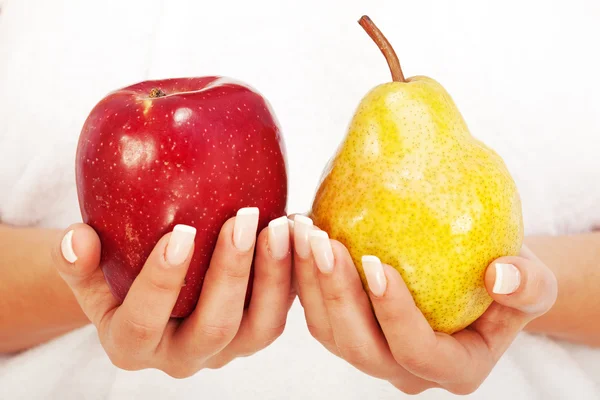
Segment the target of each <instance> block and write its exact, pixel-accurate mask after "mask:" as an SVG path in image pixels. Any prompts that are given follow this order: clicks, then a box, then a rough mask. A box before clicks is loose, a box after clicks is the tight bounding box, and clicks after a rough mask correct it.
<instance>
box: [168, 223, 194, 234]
mask: <svg viewBox="0 0 600 400" xmlns="http://www.w3.org/2000/svg"><path fill="white" fill-rule="evenodd" d="M173 232H185V233H189V234H193V235H194V236H195V235H196V228H194V227H193V226H189V225H182V224H179V225H175V228H173Z"/></svg>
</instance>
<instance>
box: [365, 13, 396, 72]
mask: <svg viewBox="0 0 600 400" xmlns="http://www.w3.org/2000/svg"><path fill="white" fill-rule="evenodd" d="M358 23H359V24H360V26H362V27H363V29H364V30H365V31H366V32H367V34H368V35H369V36H370V37H371V39H373V41H374V42H375V43H376V44H377V47H379V50H381V52H382V53H383V56H384V57H385V59H386V61H387V63H388V66H389V67H390V71H391V73H392V80H393V81H394V82H406V79H404V74H403V73H402V68H401V67H400V61H399V60H398V56H397V55H396V52H395V51H394V48H393V47H392V45H391V44H390V42H388V40H387V39H386V37H385V36H384V35H383V33H381V31H380V30H379V28H377V26H375V23H374V22H373V21H372V20H371V18H369V17H368V16H366V15H363V16H362V17H361V19H359V20H358Z"/></svg>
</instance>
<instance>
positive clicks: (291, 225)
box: [288, 218, 294, 232]
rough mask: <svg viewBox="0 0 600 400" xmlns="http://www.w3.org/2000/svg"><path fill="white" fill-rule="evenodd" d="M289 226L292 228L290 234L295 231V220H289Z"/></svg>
mask: <svg viewBox="0 0 600 400" xmlns="http://www.w3.org/2000/svg"><path fill="white" fill-rule="evenodd" d="M288 224H289V226H290V232H292V231H293V229H294V220H293V219H291V218H288Z"/></svg>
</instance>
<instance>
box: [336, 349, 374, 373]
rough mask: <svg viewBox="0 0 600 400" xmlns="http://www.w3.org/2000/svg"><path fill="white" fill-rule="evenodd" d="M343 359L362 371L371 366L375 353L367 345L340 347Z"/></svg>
mask: <svg viewBox="0 0 600 400" xmlns="http://www.w3.org/2000/svg"><path fill="white" fill-rule="evenodd" d="M337 347H338V350H339V352H340V355H341V356H342V358H343V359H344V360H346V361H348V362H349V363H350V364H352V365H354V366H355V367H356V368H358V369H360V370H364V369H367V368H368V366H369V365H370V364H371V360H372V356H371V355H372V354H373V351H371V349H370V348H369V346H368V345H367V344H366V343H360V344H357V345H351V346H346V345H338V346H337Z"/></svg>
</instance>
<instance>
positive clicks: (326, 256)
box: [310, 230, 333, 274]
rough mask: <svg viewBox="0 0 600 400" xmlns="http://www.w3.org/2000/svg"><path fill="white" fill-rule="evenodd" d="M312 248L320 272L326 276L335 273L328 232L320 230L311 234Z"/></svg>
mask: <svg viewBox="0 0 600 400" xmlns="http://www.w3.org/2000/svg"><path fill="white" fill-rule="evenodd" d="M310 248H311V249H312V253H313V255H314V256H315V261H316V262H317V267H318V268H319V270H320V271H321V272H322V273H324V274H328V273H330V272H331V271H333V251H332V250H331V242H330V241H329V235H327V232H325V231H318V230H313V231H312V232H310Z"/></svg>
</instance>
